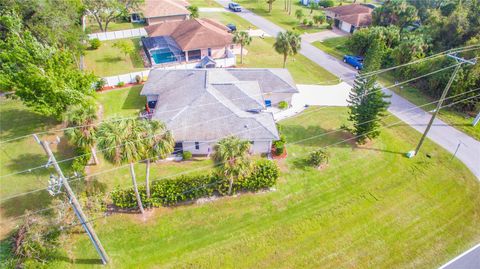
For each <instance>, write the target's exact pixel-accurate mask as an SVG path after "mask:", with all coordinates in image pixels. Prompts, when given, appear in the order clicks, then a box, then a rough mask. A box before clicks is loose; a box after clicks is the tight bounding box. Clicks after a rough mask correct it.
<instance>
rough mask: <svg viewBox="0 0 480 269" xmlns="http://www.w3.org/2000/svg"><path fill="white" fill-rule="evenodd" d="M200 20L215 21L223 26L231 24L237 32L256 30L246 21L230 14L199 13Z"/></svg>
mask: <svg viewBox="0 0 480 269" xmlns="http://www.w3.org/2000/svg"><path fill="white" fill-rule="evenodd" d="M200 18H210V19H215V20H217V21H219V22H221V23H223V24H225V25H227V24H229V23H233V24H235V26H237V30H239V31H242V30H248V29H249V28H250V29H256V27H255V26H254V25H253V24H251V23H250V22H248V21H247V20H245V19H243V18H242V17H240V16H238V15H237V14H235V13H230V12H200Z"/></svg>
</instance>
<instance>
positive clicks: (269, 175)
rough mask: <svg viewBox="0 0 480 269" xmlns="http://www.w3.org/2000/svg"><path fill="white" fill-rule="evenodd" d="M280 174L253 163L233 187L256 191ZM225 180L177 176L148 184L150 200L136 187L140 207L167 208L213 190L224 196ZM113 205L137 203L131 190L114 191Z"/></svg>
mask: <svg viewBox="0 0 480 269" xmlns="http://www.w3.org/2000/svg"><path fill="white" fill-rule="evenodd" d="M279 174H280V172H279V169H278V167H277V165H276V164H275V162H273V161H269V160H260V161H258V162H256V163H255V165H254V167H253V169H252V172H251V173H250V175H248V176H246V177H243V178H240V179H239V180H237V181H235V184H234V185H233V190H234V191H239V190H244V191H257V190H261V189H267V188H270V187H272V186H273V185H275V184H276V182H277V179H278V176H279ZM227 189H228V181H226V180H222V179H221V178H219V177H218V176H217V175H195V176H180V177H176V178H170V179H164V180H159V181H154V182H152V186H151V188H150V192H151V193H150V195H151V196H150V199H147V197H146V192H145V186H139V188H138V191H139V193H140V197H141V200H142V202H143V204H144V206H146V207H148V206H154V207H158V206H169V205H175V204H177V203H180V202H184V201H190V200H195V199H198V198H201V197H208V196H211V195H212V194H213V193H214V192H215V191H216V192H219V193H220V194H222V193H226V190H227ZM110 197H111V198H112V201H113V204H114V205H116V206H117V207H120V208H136V207H137V200H136V198H135V192H134V190H133V187H130V188H127V189H119V188H118V187H117V188H115V189H114V190H113V191H112V192H111V193H110Z"/></svg>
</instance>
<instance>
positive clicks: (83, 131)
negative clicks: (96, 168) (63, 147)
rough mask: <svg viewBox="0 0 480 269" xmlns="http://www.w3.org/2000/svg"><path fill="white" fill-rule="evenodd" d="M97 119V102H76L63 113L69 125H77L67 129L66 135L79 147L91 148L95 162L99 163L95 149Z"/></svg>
mask: <svg viewBox="0 0 480 269" xmlns="http://www.w3.org/2000/svg"><path fill="white" fill-rule="evenodd" d="M96 119H97V108H96V106H95V103H94V102H93V101H92V102H88V103H87V104H75V105H72V106H69V107H68V109H67V111H66V112H65V113H64V114H63V120H64V121H65V123H66V124H67V127H76V126H78V128H71V129H66V130H65V135H66V136H67V137H68V139H69V140H70V142H72V143H73V144H74V145H76V146H77V147H79V148H82V149H87V150H90V151H91V153H92V159H93V163H94V164H98V163H99V162H98V158H97V153H96V151H95V133H96V131H97V128H96V126H94V125H93V124H94V122H95V120H96Z"/></svg>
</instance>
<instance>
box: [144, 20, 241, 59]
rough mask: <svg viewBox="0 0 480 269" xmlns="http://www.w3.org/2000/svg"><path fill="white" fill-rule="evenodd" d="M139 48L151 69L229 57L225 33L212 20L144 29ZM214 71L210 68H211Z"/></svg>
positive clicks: (226, 33) (190, 21)
mask: <svg viewBox="0 0 480 269" xmlns="http://www.w3.org/2000/svg"><path fill="white" fill-rule="evenodd" d="M145 30H146V31H147V33H148V36H149V37H146V38H142V43H143V48H144V51H145V54H146V55H147V58H148V60H149V61H150V63H151V65H152V66H155V65H160V64H163V65H164V64H168V63H178V62H192V61H200V60H201V59H203V58H204V57H207V56H208V57H209V58H211V59H221V58H226V57H233V53H231V51H230V48H233V45H232V34H231V33H229V29H228V28H227V27H226V26H225V25H223V24H221V23H219V22H217V21H215V20H212V19H191V20H186V21H176V22H165V23H160V24H155V25H150V26H147V27H145ZM213 67H214V66H213Z"/></svg>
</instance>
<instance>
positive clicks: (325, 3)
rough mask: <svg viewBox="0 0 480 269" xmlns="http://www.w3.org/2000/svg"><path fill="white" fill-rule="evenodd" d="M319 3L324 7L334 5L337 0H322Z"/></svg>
mask: <svg viewBox="0 0 480 269" xmlns="http://www.w3.org/2000/svg"><path fill="white" fill-rule="evenodd" d="M318 5H319V6H322V7H333V6H334V5H335V2H334V1H333V0H321V1H319V2H318Z"/></svg>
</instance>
